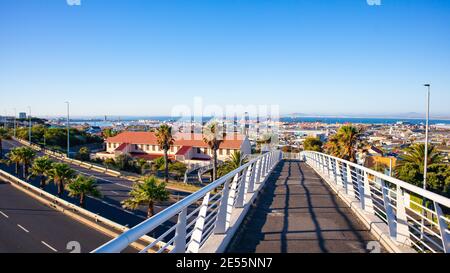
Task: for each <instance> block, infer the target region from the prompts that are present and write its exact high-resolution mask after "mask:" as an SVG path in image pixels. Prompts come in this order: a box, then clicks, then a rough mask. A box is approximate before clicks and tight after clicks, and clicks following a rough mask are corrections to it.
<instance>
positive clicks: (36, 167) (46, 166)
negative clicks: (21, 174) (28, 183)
mask: <svg viewBox="0 0 450 273" xmlns="http://www.w3.org/2000/svg"><path fill="white" fill-rule="evenodd" d="M52 163H53V161H52V160H50V158H48V156H42V157H38V158H36V159H35V160H34V161H33V165H31V173H30V175H29V177H28V179H30V177H40V179H41V181H40V187H41V189H44V188H45V184H46V177H45V175H46V174H47V172H48V171H49V170H50V169H51V168H52Z"/></svg>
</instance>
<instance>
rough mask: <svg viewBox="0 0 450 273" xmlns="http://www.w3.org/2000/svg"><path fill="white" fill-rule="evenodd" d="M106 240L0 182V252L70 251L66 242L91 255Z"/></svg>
mask: <svg viewBox="0 0 450 273" xmlns="http://www.w3.org/2000/svg"><path fill="white" fill-rule="evenodd" d="M109 240H111V237H109V236H107V235H105V234H103V233H100V232H99V231H96V230H95V229H92V228H90V227H88V226H85V225H83V224H81V223H79V222H77V221H75V220H73V219H71V218H70V217H68V216H66V215H64V214H63V213H61V212H59V211H56V210H54V209H52V208H50V207H47V206H46V205H44V204H42V203H40V202H39V201H37V200H35V199H33V198H32V197H30V196H28V195H27V194H25V193H23V192H21V191H20V190H18V189H15V188H14V187H13V186H11V185H10V184H9V183H5V182H4V181H0V252H2V253H25V252H27V253H28V252H31V253H36V252H37V253H55V252H71V251H72V250H73V248H69V249H68V243H69V242H78V243H79V245H80V251H81V252H90V251H91V250H93V249H95V248H97V247H98V246H100V245H101V244H103V243H105V242H107V241H109ZM75 244H76V243H75Z"/></svg>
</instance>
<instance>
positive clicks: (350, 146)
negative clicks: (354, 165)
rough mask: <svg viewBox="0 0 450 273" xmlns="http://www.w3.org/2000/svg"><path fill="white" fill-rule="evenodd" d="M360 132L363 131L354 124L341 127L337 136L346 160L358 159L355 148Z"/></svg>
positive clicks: (353, 160)
mask: <svg viewBox="0 0 450 273" xmlns="http://www.w3.org/2000/svg"><path fill="white" fill-rule="evenodd" d="M360 133H361V131H360V130H359V129H358V128H356V127H354V126H352V125H344V126H342V127H341V128H339V131H338V133H337V136H338V138H339V142H340V147H341V149H342V155H343V158H344V159H345V160H349V161H351V162H355V161H356V157H355V149H356V145H357V143H358V137H359V135H360Z"/></svg>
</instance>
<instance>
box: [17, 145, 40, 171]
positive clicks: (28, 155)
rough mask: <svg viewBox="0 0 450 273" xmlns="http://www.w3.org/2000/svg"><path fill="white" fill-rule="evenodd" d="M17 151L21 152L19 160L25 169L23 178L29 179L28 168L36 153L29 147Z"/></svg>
mask: <svg viewBox="0 0 450 273" xmlns="http://www.w3.org/2000/svg"><path fill="white" fill-rule="evenodd" d="M17 149H18V150H19V159H20V163H21V164H22V167H23V177H24V178H26V177H28V168H29V167H30V165H31V162H33V159H34V157H35V155H36V153H35V151H34V150H33V149H31V148H29V147H19V148H17Z"/></svg>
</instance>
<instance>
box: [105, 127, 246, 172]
mask: <svg viewBox="0 0 450 273" xmlns="http://www.w3.org/2000/svg"><path fill="white" fill-rule="evenodd" d="M105 143H106V152H100V153H97V154H96V157H98V158H114V157H116V156H117V155H120V154H128V155H130V156H131V157H133V158H144V159H146V160H148V161H151V160H153V159H156V158H158V157H161V156H164V151H163V150H162V149H160V148H159V146H158V142H157V138H156V134H155V133H154V132H131V131H126V132H122V133H120V134H118V135H116V136H114V137H110V138H108V139H106V141H105ZM235 151H240V152H241V153H242V154H244V155H246V154H250V153H251V144H250V141H249V140H248V138H247V137H246V136H244V135H241V134H237V133H231V134H230V133H228V134H227V135H226V136H225V137H224V139H223V141H222V142H221V144H220V146H219V150H218V151H217V158H218V160H220V161H225V160H227V159H228V158H229V157H230V155H231V154H232V153H233V152H235ZM168 154H169V158H170V159H172V160H177V161H181V162H183V163H186V164H197V163H200V162H205V161H206V162H207V161H209V160H211V158H212V150H211V149H210V148H209V146H208V145H207V144H206V143H205V142H204V141H203V136H202V134H191V133H177V134H175V135H174V142H173V145H172V146H171V147H170V149H169V152H168Z"/></svg>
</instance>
